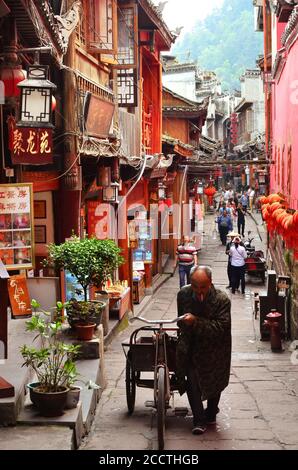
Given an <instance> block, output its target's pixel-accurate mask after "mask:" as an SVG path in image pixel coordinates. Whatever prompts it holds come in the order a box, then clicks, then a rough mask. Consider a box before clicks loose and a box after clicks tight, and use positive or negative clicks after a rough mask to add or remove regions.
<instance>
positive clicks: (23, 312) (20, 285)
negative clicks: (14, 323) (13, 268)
mask: <svg viewBox="0 0 298 470" xmlns="http://www.w3.org/2000/svg"><path fill="white" fill-rule="evenodd" d="M8 294H9V299H10V305H11V311H12V315H13V317H24V316H28V315H31V314H32V309H31V302H30V297H29V291H28V287H27V279H26V277H25V276H21V275H20V276H11V277H10V278H9V279H8Z"/></svg>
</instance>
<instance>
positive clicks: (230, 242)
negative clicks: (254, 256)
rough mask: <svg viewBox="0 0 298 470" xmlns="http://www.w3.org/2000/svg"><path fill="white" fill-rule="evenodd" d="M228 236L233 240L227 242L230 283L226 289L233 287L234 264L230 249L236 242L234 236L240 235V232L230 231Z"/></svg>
mask: <svg viewBox="0 0 298 470" xmlns="http://www.w3.org/2000/svg"><path fill="white" fill-rule="evenodd" d="M228 237H231V240H230V241H229V242H228V243H227V246H226V255H228V265H227V274H228V279H229V285H228V286H227V287H226V289H232V265H231V256H230V249H231V246H232V244H233V242H234V238H235V237H240V235H239V233H236V232H230V233H228ZM238 287H239V286H237V289H238Z"/></svg>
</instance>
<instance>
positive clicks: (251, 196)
mask: <svg viewBox="0 0 298 470" xmlns="http://www.w3.org/2000/svg"><path fill="white" fill-rule="evenodd" d="M254 197H255V192H254V190H253V189H252V190H251V192H250V193H249V198H250V199H253V198H254Z"/></svg>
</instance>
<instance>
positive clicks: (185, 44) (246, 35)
mask: <svg viewBox="0 0 298 470" xmlns="http://www.w3.org/2000/svg"><path fill="white" fill-rule="evenodd" d="M198 3H199V2H198ZM198 8H199V5H198ZM262 38H263V35H262V34H261V33H256V32H255V30H254V10H253V6H252V0H225V1H224V3H223V6H222V7H221V8H216V9H214V10H213V12H212V14H211V15H209V16H208V17H207V18H205V19H204V20H203V21H198V22H197V23H196V25H195V26H194V27H193V30H192V31H190V32H188V33H186V34H185V35H184V37H183V38H182V40H181V41H179V42H178V43H177V44H176V46H175V47H174V49H173V54H179V55H178V56H177V58H178V60H179V61H180V62H182V61H184V60H185V58H184V57H183V56H182V55H180V54H181V53H184V52H185V53H187V51H189V52H190V58H191V59H192V60H195V61H196V62H197V63H198V65H199V66H200V68H202V69H207V70H212V71H214V72H216V73H217V74H218V76H219V78H220V79H221V80H222V86H223V90H233V89H238V90H239V88H240V84H239V77H240V76H241V74H242V73H243V72H244V71H245V69H247V68H255V67H256V59H257V58H258V55H259V54H262V53H263V39H262Z"/></svg>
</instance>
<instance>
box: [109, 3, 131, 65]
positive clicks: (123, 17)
mask: <svg viewBox="0 0 298 470" xmlns="http://www.w3.org/2000/svg"><path fill="white" fill-rule="evenodd" d="M117 16H118V27H117V39H118V51H117V53H116V54H113V55H109V54H102V55H101V60H102V61H103V62H108V63H110V64H112V65H114V67H115V68H118V69H131V68H136V67H137V65H138V16H137V6H136V5H135V4H128V5H121V6H119V7H118V15H117Z"/></svg>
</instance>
